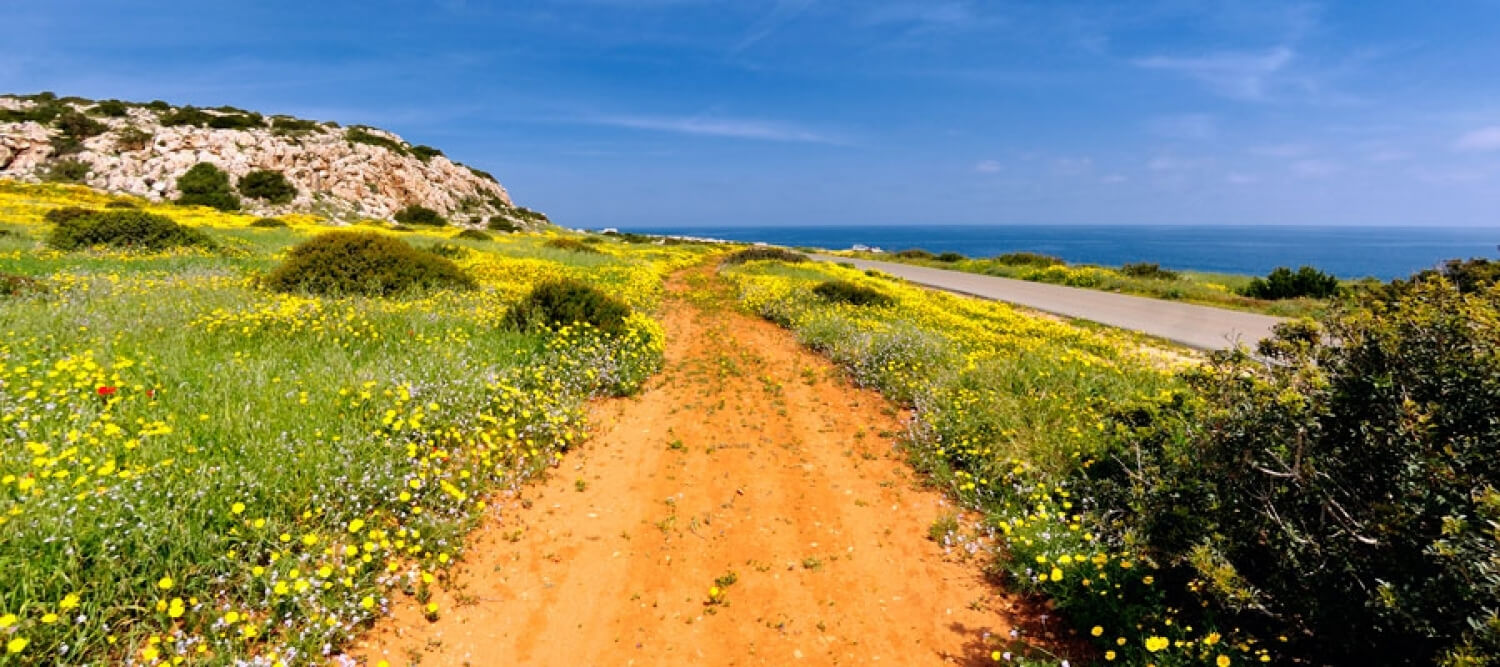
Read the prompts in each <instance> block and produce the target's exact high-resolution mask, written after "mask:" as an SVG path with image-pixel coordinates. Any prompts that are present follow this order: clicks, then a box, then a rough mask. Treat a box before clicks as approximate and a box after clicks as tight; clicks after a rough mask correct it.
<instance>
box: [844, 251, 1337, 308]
mask: <svg viewBox="0 0 1500 667" xmlns="http://www.w3.org/2000/svg"><path fill="white" fill-rule="evenodd" d="M832 254H834V255H838V256H841V257H857V258H860V259H872V260H879V261H883V262H900V263H902V264H915V265H918V266H930V267H933V268H938V269H949V270H952V271H964V272H966V273H978V274H982V275H988V276H998V277H1001V278H1015V279H1018V280H1031V281H1036V282H1044V283H1053V284H1057V285H1068V286H1071V287H1083V288H1088V289H1097V290H1101V291H1106V292H1120V293H1124V294H1134V295H1136V296H1145V297H1151V298H1155V299H1167V300H1172V301H1184V302H1187V303H1196V304H1201V305H1206V306H1217V307H1220V308H1232V309H1235V310H1245V311H1250V312H1256V313H1264V314H1266V315H1275V316H1278V317H1317V316H1318V315H1321V314H1323V313H1325V312H1327V310H1328V306H1329V304H1328V303H1327V302H1326V301H1322V300H1318V299H1307V298H1302V299H1285V300H1280V301H1266V300H1262V299H1252V298H1250V297H1247V296H1241V295H1240V294H1239V290H1241V289H1243V288H1244V287H1245V286H1246V285H1248V284H1249V283H1250V281H1251V280H1252V279H1253V278H1254V277H1253V276H1242V275H1235V274H1227V273H1212V272H1206V271H1177V272H1176V273H1177V274H1178V277H1177V278H1176V279H1171V280H1166V279H1159V278H1140V277H1134V276H1128V275H1125V274H1123V273H1121V272H1120V271H1119V270H1117V269H1115V268H1111V267H1106V266H1095V265H1086V264H1080V265H1071V266H1070V265H1067V264H1057V265H1054V266H1048V267H1043V266H1036V265H1016V264H1007V263H1003V262H999V261H996V260H994V259H980V258H976V259H964V260H961V261H957V262H940V261H936V260H935V259H926V258H921V257H898V256H897V255H896V254H895V253H864V252H851V251H841V252H834V253H832Z"/></svg>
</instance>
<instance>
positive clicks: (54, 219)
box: [42, 206, 98, 225]
mask: <svg viewBox="0 0 1500 667" xmlns="http://www.w3.org/2000/svg"><path fill="white" fill-rule="evenodd" d="M95 213H98V211H95V210H92V209H87V208H78V207H77V206H64V207H62V208H54V209H52V210H50V211H47V212H46V213H43V214H42V219H43V220H46V221H47V222H50V223H52V224H54V225H55V224H58V223H61V222H66V221H68V220H72V219H74V218H82V217H84V216H89V215H93V214H95Z"/></svg>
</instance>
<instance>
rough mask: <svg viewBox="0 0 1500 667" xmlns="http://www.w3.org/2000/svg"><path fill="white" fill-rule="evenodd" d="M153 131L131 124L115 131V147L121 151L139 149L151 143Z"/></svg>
mask: <svg viewBox="0 0 1500 667" xmlns="http://www.w3.org/2000/svg"><path fill="white" fill-rule="evenodd" d="M151 138H152V137H151V133H150V132H147V131H145V130H142V129H141V128H138V127H135V126H131V127H127V128H124V129H122V130H120V131H119V132H116V133H115V149H116V150H121V151H138V150H141V149H143V148H145V147H146V146H149V145H150V144H151Z"/></svg>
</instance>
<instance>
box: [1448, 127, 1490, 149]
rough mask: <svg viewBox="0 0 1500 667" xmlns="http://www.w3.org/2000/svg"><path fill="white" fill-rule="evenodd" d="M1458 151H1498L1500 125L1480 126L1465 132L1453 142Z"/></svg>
mask: <svg viewBox="0 0 1500 667" xmlns="http://www.w3.org/2000/svg"><path fill="white" fill-rule="evenodd" d="M1453 148H1454V149H1455V150H1460V151H1500V125H1491V126H1489V127H1481V128H1479V129H1477V130H1474V131H1473V132H1470V133H1468V134H1465V135H1463V136H1461V137H1459V138H1458V141H1455V142H1454V143H1453Z"/></svg>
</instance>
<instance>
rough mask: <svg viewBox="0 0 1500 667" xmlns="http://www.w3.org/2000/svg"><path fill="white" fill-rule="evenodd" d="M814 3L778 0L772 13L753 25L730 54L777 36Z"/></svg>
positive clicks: (804, 0) (809, 1) (805, 0)
mask: <svg viewBox="0 0 1500 667" xmlns="http://www.w3.org/2000/svg"><path fill="white" fill-rule="evenodd" d="M814 1H815V0H776V4H775V5H773V6H772V7H771V11H769V12H766V14H765V15H764V16H762V17H761V18H760V20H758V21H756V22H755V23H754V24H752V25H751V26H750V30H749V31H748V32H746V33H745V36H744V37H743V38H741V39H740V41H739V42H738V43H737V44H735V45H734V48H732V49H730V52H731V53H739V52H741V51H744V50H745V49H748V48H750V47H752V46H755V45H756V44H758V43H760V41H761V40H763V39H765V38H767V37H770V36H771V35H774V34H776V31H777V30H780V29H781V27H782V26H784V25H786V24H787V23H790V22H792V21H795V20H796V19H797V17H798V16H801V15H802V13H803V12H805V11H807V10H808V8H809V7H811V6H812V5H813V2H814Z"/></svg>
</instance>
